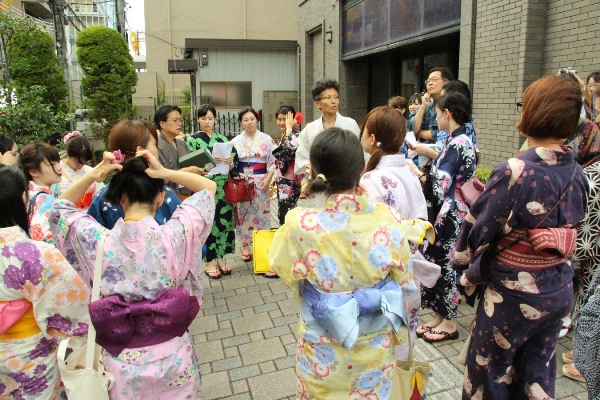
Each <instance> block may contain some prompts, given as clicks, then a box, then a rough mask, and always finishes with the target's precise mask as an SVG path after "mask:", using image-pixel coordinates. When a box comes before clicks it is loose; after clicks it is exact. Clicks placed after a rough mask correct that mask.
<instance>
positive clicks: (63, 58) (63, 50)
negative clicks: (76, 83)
mask: <svg viewBox="0 0 600 400" xmlns="http://www.w3.org/2000/svg"><path fill="white" fill-rule="evenodd" d="M48 4H49V5H50V8H51V9H52V16H53V18H54V35H55V38H54V39H55V41H56V55H57V56H58V62H59V63H60V66H61V68H62V69H63V74H64V75H65V79H66V80H67V82H70V79H69V60H68V57H67V38H66V36H65V24H64V19H65V0H48Z"/></svg>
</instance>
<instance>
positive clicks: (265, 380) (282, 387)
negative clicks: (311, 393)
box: [248, 369, 296, 400]
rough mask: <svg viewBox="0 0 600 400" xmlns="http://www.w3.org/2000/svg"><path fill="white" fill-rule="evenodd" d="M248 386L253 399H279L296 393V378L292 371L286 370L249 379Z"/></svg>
mask: <svg viewBox="0 0 600 400" xmlns="http://www.w3.org/2000/svg"><path fill="white" fill-rule="evenodd" d="M248 386H250V393H252V398H253V399H260V400H275V399H281V398H283V397H287V396H292V395H294V394H295V393H296V376H295V374H294V371H293V370H292V369H286V370H283V371H277V372H273V373H270V374H264V375H260V376H256V377H254V378H250V379H248Z"/></svg>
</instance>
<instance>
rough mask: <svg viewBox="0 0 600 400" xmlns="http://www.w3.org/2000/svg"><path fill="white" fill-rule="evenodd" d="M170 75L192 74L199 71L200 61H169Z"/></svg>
mask: <svg viewBox="0 0 600 400" xmlns="http://www.w3.org/2000/svg"><path fill="white" fill-rule="evenodd" d="M167 67H168V70H169V74H190V73H192V72H196V71H198V60H196V59H189V58H188V59H184V60H167Z"/></svg>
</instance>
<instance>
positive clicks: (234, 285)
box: [222, 275, 256, 290]
mask: <svg viewBox="0 0 600 400" xmlns="http://www.w3.org/2000/svg"><path fill="white" fill-rule="evenodd" d="M222 285H223V289H224V290H231V289H239V288H246V287H248V286H256V281H255V280H254V276H253V275H244V276H239V277H234V278H231V279H224V280H223V282H222Z"/></svg>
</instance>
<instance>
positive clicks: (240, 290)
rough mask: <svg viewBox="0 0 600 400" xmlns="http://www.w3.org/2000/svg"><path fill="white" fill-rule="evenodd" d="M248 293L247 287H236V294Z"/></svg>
mask: <svg viewBox="0 0 600 400" xmlns="http://www.w3.org/2000/svg"><path fill="white" fill-rule="evenodd" d="M245 293H248V291H247V290H246V288H245V287H242V288H238V289H235V294H245Z"/></svg>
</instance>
